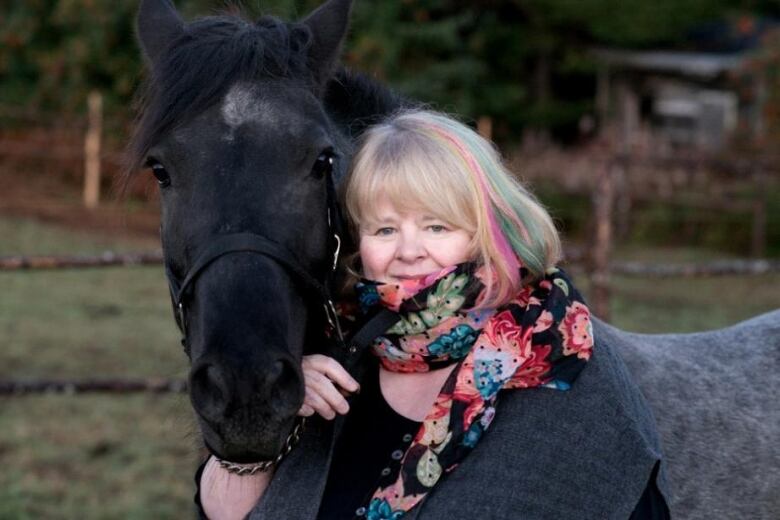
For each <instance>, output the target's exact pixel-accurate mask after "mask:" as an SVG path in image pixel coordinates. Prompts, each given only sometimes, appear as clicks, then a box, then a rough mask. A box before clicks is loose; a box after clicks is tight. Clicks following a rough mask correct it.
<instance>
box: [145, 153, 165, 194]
mask: <svg viewBox="0 0 780 520" xmlns="http://www.w3.org/2000/svg"><path fill="white" fill-rule="evenodd" d="M147 165H148V166H149V168H151V169H152V175H154V178H155V179H157V184H159V185H160V187H161V188H167V187H168V186H170V185H171V177H170V175H168V172H167V171H166V169H165V166H163V165H162V164H161V163H159V162H158V161H155V160H154V159H150V160H149V161H147Z"/></svg>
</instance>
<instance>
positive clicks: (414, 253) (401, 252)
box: [396, 231, 425, 262]
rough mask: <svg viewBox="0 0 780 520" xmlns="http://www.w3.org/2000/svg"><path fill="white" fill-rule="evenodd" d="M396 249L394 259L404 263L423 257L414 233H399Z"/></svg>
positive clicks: (420, 242)
mask: <svg viewBox="0 0 780 520" xmlns="http://www.w3.org/2000/svg"><path fill="white" fill-rule="evenodd" d="M398 238H399V242H398V249H397V250H396V257H397V258H398V259H399V260H402V261H404V262H413V261H415V260H418V259H420V258H423V257H424V256H425V247H423V244H422V241H421V240H420V236H419V235H418V234H417V233H416V232H414V231H401V232H400V233H399V237H398Z"/></svg>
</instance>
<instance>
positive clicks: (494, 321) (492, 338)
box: [477, 311, 522, 348]
mask: <svg viewBox="0 0 780 520" xmlns="http://www.w3.org/2000/svg"><path fill="white" fill-rule="evenodd" d="M521 330H522V329H521V328H520V326H519V325H518V324H517V323H516V322H515V319H514V317H512V313H511V312H509V311H503V312H500V313H498V314H496V315H495V316H493V317H492V318H490V321H488V323H487V325H486V326H485V331H484V334H485V336H486V338H487V342H488V343H490V344H491V345H492V346H493V347H494V348H504V347H506V348H517V340H518V339H519V337H520V332H521ZM477 348H478V347H477Z"/></svg>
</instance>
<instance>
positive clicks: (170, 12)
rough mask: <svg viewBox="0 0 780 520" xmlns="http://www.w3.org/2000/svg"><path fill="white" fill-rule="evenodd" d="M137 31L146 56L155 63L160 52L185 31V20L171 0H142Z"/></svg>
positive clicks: (148, 60)
mask: <svg viewBox="0 0 780 520" xmlns="http://www.w3.org/2000/svg"><path fill="white" fill-rule="evenodd" d="M136 31H137V34H138V41H139V43H140V44H141V49H142V50H143V53H144V57H146V59H147V62H148V63H150V64H152V65H153V64H154V63H155V62H156V61H157V59H158V58H159V56H160V53H161V52H162V51H164V50H165V49H166V48H167V47H168V46H169V45H170V44H171V42H172V41H173V40H175V39H176V38H177V37H178V36H179V35H180V34H181V33H182V32H184V21H183V20H182V19H181V17H180V16H179V13H178V12H177V11H176V7H174V5H173V2H172V1H171V0H141V6H140V7H139V8H138V16H137V17H136Z"/></svg>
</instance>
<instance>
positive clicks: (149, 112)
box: [131, 0, 350, 462]
mask: <svg viewBox="0 0 780 520" xmlns="http://www.w3.org/2000/svg"><path fill="white" fill-rule="evenodd" d="M349 10H350V2H349V1H346V0H331V1H329V2H328V3H326V4H325V5H323V6H322V7H320V8H319V9H318V10H316V11H315V12H314V13H312V14H311V15H309V16H308V17H307V18H305V19H304V20H303V21H301V22H299V23H284V22H281V21H279V20H276V19H274V18H270V17H263V18H261V19H260V20H258V21H257V22H256V23H251V22H248V21H245V20H243V19H241V18H239V17H237V16H218V17H210V18H203V19H200V20H196V21H194V22H191V23H185V22H184V21H182V19H181V18H180V16H179V14H178V13H177V12H176V10H175V8H174V7H173V6H172V5H171V3H170V1H169V0H144V1H143V2H142V3H141V7H140V10H139V14H138V38H139V40H140V44H141V47H142V49H143V53H144V56H145V58H146V64H147V67H148V78H147V86H146V89H145V91H144V97H143V98H142V109H141V114H140V120H139V122H138V127H137V129H136V133H135V136H134V140H133V142H132V144H131V152H132V155H133V160H134V162H135V164H134V165H133V166H135V168H132V169H138V168H140V167H141V166H144V165H146V166H147V167H149V168H150V169H151V171H152V173H153V174H154V175H155V176H156V177H157V179H158V181H159V183H160V193H161V196H160V198H161V206H162V217H161V219H162V226H161V233H162V241H163V248H164V253H165V258H166V266H167V269H168V274H169V278H170V279H171V280H172V281H173V282H172V293H173V299H174V303H175V304H178V303H179V297H181V301H182V304H183V305H182V310H183V311H184V312H182V313H181V314H178V318H177V319H178V321H179V322H180V325H181V326H182V327H183V328H184V329H185V330H186V347H187V350H188V354H189V356H190V360H191V369H190V375H189V383H190V397H191V401H192V404H193V406H194V408H195V411H196V412H197V417H198V420H199V423H200V427H201V431H202V433H203V437H204V440H205V442H206V444H207V446H208V447H209V448H210V449H211V450H212V451H213V452H214V453H215V454H217V455H218V456H220V457H222V458H225V459H228V460H232V461H239V462H242V461H245V462H246V461H253V460H258V459H268V458H272V457H273V456H274V455H276V454H277V453H278V452H279V450H280V449H281V447H282V445H283V443H284V441H285V438H286V436H287V434H288V432H289V431H290V430H291V428H292V425H293V423H294V421H295V415H296V412H297V410H298V409H299V407H300V405H301V403H302V401H303V381H302V376H301V371H300V358H301V355H302V353H303V347H304V343H305V342H306V333H307V331H308V330H312V329H321V325H316V323H315V322H317V323H319V322H321V318H322V316H321V313H322V303H323V302H322V299H321V298H320V295H319V294H318V293H317V291H316V288H315V287H312V285H313V284H312V283H309V282H310V281H311V279H314V280H317V281H320V282H321V281H324V280H325V279H326V277H327V275H328V272H329V269H330V268H331V265H332V259H333V257H332V255H333V243H332V242H331V241H330V236H332V235H330V233H329V223H328V213H329V211H328V209H329V208H328V201H329V199H330V198H332V197H330V196H329V194H328V193H329V191H330V190H329V182H333V181H332V178H333V177H336V179H338V177H339V176H340V175H342V174H343V171H344V169H345V168H346V162H347V160H348V153H349V150H348V141H346V140H345V139H344V138H343V137H342V136H341V134H340V133H339V132H338V131H337V130H336V129H335V127H334V125H333V123H332V122H331V120H330V119H329V117H328V114H327V113H326V110H325V109H324V107H323V101H322V97H323V92H324V87H325V84H326V81H327V80H328V78H329V77H330V76H331V73H332V70H333V67H334V64H335V62H336V61H337V56H338V53H339V48H340V46H341V42H342V39H343V36H344V34H345V31H346V25H347V20H348V16H349ZM229 237H232V238H229ZM241 237H243V238H241ZM257 237H260V238H257ZM226 240H227V242H226ZM258 241H260V243H259V245H258ZM269 243H270V244H272V245H273V246H280V248H277V249H279V250H281V251H282V252H281V253H279V252H278V251H276V252H274V251H269V250H267V249H266V250H263V248H267V247H270V246H268V244H269ZM214 244H217V246H215V245H214ZM263 244H265V245H263ZM215 247H216V251H215V250H214V248H215ZM210 248H211V251H210ZM223 253H226V254H223ZM204 261H205V263H203V262H204ZM199 263H200V265H199ZM291 263H292V264H294V265H290V264H291ZM188 275H189V277H190V278H189V279H187V277H188ZM307 275H308V276H309V277H310V279H308V280H307V279H306V276H307ZM186 279H187V280H186ZM182 285H186V287H183V288H182V289H181V294H177V293H178V292H179V288H180V287H181V286H182ZM182 321H183V323H182ZM313 324H314V325H315V326H313ZM310 340H311V338H310Z"/></svg>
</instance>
